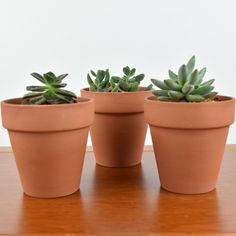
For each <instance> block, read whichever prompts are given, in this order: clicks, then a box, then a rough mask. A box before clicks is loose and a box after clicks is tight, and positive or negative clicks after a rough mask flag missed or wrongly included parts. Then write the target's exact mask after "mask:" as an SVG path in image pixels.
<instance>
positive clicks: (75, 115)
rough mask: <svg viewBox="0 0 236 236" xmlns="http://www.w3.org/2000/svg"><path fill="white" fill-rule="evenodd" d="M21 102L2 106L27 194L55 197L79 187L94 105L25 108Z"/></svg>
mask: <svg viewBox="0 0 236 236" xmlns="http://www.w3.org/2000/svg"><path fill="white" fill-rule="evenodd" d="M21 101H22V99H21V98H17V99H9V100H5V101H3V102H2V103H1V107H2V122H3V126H4V127H5V128H7V129H8V133H9V137H10V141H11V145H12V148H13V152H14V156H15V160H16V164H17V168H18V172H19V176H20V179H21V183H22V187H23V190H24V192H25V193H26V194H27V195H30V196H33V197H38V198H54V197H61V196H66V195H69V194H72V193H73V192H76V191H77V190H78V189H79V187H80V178H81V173H82V167H83V161H84V155H85V150H86V144H87V138H88V132H89V127H90V125H91V124H92V123H93V119H94V102H93V100H92V99H89V98H82V97H80V98H78V100H77V103H73V104H57V105H22V104H21Z"/></svg>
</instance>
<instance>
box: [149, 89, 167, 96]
mask: <svg viewBox="0 0 236 236" xmlns="http://www.w3.org/2000/svg"><path fill="white" fill-rule="evenodd" d="M169 91H170V90H154V91H153V94H154V95H156V96H166V97H168V96H169V95H168V92H169Z"/></svg>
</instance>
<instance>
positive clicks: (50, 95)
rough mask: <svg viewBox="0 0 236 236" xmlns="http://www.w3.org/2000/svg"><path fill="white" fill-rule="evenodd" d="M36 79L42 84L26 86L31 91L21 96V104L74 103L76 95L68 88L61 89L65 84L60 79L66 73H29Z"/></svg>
mask: <svg viewBox="0 0 236 236" xmlns="http://www.w3.org/2000/svg"><path fill="white" fill-rule="evenodd" d="M31 75H32V76H33V77H34V78H36V79H37V80H38V81H40V82H41V83H43V86H27V87H26V90H27V91H31V92H30V93H27V94H25V95H24V97H23V101H22V103H23V104H36V105H42V104H64V103H75V102H76V95H75V94H74V93H73V92H71V91H68V90H65V89H62V88H64V87H65V86H66V84H65V83H62V80H63V79H64V78H65V77H66V76H67V75H68V74H62V75H59V76H56V75H55V74H53V73H52V72H48V73H46V74H43V75H40V74H38V73H32V74H31Z"/></svg>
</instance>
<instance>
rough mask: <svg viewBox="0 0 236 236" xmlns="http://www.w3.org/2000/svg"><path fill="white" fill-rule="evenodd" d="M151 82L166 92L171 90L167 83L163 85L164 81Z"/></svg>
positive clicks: (155, 80)
mask: <svg viewBox="0 0 236 236" xmlns="http://www.w3.org/2000/svg"><path fill="white" fill-rule="evenodd" d="M151 81H152V83H153V84H154V85H156V86H157V87H158V88H160V89H164V90H169V89H170V88H169V87H168V86H167V85H166V84H165V83H163V82H162V81H160V80H158V79H151Z"/></svg>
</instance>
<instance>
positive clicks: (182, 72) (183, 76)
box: [178, 65, 188, 84]
mask: <svg viewBox="0 0 236 236" xmlns="http://www.w3.org/2000/svg"><path fill="white" fill-rule="evenodd" d="M187 77H188V69H187V66H186V65H182V66H181V67H180V68H179V71H178V78H179V80H180V83H181V84H185V82H186V80H187Z"/></svg>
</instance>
